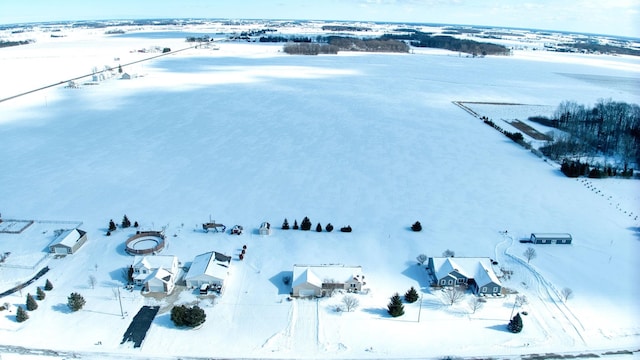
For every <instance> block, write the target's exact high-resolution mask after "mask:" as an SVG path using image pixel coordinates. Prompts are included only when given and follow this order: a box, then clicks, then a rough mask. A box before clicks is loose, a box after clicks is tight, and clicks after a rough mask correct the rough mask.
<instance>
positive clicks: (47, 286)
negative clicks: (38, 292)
mask: <svg viewBox="0 0 640 360" xmlns="http://www.w3.org/2000/svg"><path fill="white" fill-rule="evenodd" d="M44 289H45V290H47V291H51V290H53V284H52V283H51V281H49V279H47V281H46V282H45V283H44Z"/></svg>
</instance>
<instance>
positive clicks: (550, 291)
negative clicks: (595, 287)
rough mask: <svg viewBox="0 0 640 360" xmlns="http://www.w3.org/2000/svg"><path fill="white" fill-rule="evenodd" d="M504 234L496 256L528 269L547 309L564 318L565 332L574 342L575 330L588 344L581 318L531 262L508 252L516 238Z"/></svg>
mask: <svg viewBox="0 0 640 360" xmlns="http://www.w3.org/2000/svg"><path fill="white" fill-rule="evenodd" d="M502 235H503V237H504V241H502V242H500V243H498V245H496V249H495V253H496V258H497V257H498V256H500V255H501V256H502V257H503V259H508V260H509V261H508V262H510V263H515V264H517V265H519V266H520V268H523V269H526V270H527V271H528V273H529V274H531V275H532V276H533V279H534V280H535V282H536V284H535V285H536V293H537V295H538V298H539V299H540V300H541V302H542V304H543V305H544V306H545V308H546V309H547V311H548V312H549V313H550V314H551V315H552V316H553V318H554V319H557V320H564V321H558V323H559V324H560V326H561V327H562V329H563V330H564V332H565V333H566V334H567V335H569V336H570V337H571V338H572V339H573V341H574V343H575V340H576V339H575V337H573V336H571V335H570V333H569V332H570V331H571V330H572V332H575V334H576V335H577V336H578V338H579V339H580V340H581V341H582V344H584V345H587V342H586V341H585V339H584V337H583V336H582V332H583V331H585V327H584V325H583V324H582V322H581V321H580V319H579V318H578V317H577V316H576V315H575V314H574V313H573V312H571V310H570V309H569V308H568V307H567V306H566V304H564V303H563V302H561V301H559V299H560V294H559V292H558V291H557V290H556V289H555V287H554V286H553V284H551V283H550V282H549V281H548V280H546V279H545V278H544V277H543V276H542V275H541V274H540V273H539V272H538V271H536V270H535V269H534V268H533V267H531V266H530V265H529V264H527V263H526V262H524V260H522V259H520V258H518V257H516V256H514V255H512V254H510V253H509V252H508V249H509V248H510V247H511V246H513V243H514V241H515V239H514V238H513V236H512V235H510V234H508V233H506V232H505V233H502ZM501 246H504V249H503V250H502V251H501V253H499V251H498V248H499V247H501ZM503 259H501V261H503ZM556 299H558V300H556ZM556 314H559V316H556ZM543 325H544V323H543ZM543 330H544V332H545V336H546V337H547V338H548V337H550V329H547V328H545V329H543Z"/></svg>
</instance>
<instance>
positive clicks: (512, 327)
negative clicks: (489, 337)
mask: <svg viewBox="0 0 640 360" xmlns="http://www.w3.org/2000/svg"><path fill="white" fill-rule="evenodd" d="M507 328H508V329H509V331H511V332H512V333H519V332H520V331H522V318H521V317H520V313H517V314H516V316H514V317H513V319H511V321H509V325H508V326H507Z"/></svg>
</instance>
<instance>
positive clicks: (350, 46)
mask: <svg viewBox="0 0 640 360" xmlns="http://www.w3.org/2000/svg"><path fill="white" fill-rule="evenodd" d="M283 51H284V52H285V53H287V54H296V55H318V54H337V53H338V51H363V52H401V53H407V52H409V45H407V44H406V43H405V42H403V41H398V40H392V39H380V38H376V39H358V38H355V37H347V36H328V37H318V38H317V39H316V42H297V43H296V42H289V43H287V44H286V45H285V46H284V47H283Z"/></svg>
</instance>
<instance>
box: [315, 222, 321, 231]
mask: <svg viewBox="0 0 640 360" xmlns="http://www.w3.org/2000/svg"><path fill="white" fill-rule="evenodd" d="M316 231H317V232H322V225H320V223H318V225H317V226H316Z"/></svg>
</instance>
